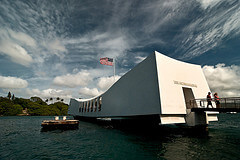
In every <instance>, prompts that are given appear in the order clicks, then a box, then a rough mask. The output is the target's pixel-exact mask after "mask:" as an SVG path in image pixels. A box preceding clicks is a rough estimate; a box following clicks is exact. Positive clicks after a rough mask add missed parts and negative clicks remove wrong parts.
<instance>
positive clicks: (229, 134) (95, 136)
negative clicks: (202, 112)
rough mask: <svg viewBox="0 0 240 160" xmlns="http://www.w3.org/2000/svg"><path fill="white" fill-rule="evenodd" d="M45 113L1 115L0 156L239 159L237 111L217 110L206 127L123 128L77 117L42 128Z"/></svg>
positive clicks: (21, 157)
mask: <svg viewBox="0 0 240 160" xmlns="http://www.w3.org/2000/svg"><path fill="white" fill-rule="evenodd" d="M68 118H72V117H68ZM47 119H53V117H0V159H1V160H3V159H29V160H30V159H64V160H65V159H84V160H85V159H136V160H139V159H176V160H181V159H188V160H190V159H201V160H204V159H211V160H212V159H217V160H221V159H226V160H228V159H236V160H237V159H240V114H220V115H219V122H214V123H211V124H210V125H209V127H208V132H207V131H206V132H203V131H202V132H198V131H197V132H193V131H192V130H187V129H182V128H179V127H177V126H167V127H163V128H161V129H159V130H157V131H155V130H146V129H142V130H137V131H134V130H122V129H114V128H112V127H111V126H107V125H105V126H102V125H101V126H100V125H97V124H93V123H88V122H82V121H80V124H79V129H77V130H68V131H60V130H55V131H47V132H41V126H40V125H41V121H42V120H47Z"/></svg>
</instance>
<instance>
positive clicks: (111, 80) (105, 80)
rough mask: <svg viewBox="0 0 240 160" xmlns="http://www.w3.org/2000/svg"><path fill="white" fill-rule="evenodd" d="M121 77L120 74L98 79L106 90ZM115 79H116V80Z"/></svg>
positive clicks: (100, 86)
mask: <svg viewBox="0 0 240 160" xmlns="http://www.w3.org/2000/svg"><path fill="white" fill-rule="evenodd" d="M119 78H120V76H115V78H114V76H112V77H101V78H99V80H98V84H97V85H98V87H99V88H100V89H101V90H103V91H106V90H108V89H109V88H110V87H111V86H112V85H113V84H114V83H115V82H116V81H117V80H118V79H119ZM114 80H115V81H114Z"/></svg>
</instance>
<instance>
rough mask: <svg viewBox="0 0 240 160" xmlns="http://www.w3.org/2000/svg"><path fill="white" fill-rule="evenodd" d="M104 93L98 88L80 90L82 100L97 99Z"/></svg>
mask: <svg viewBox="0 0 240 160" xmlns="http://www.w3.org/2000/svg"><path fill="white" fill-rule="evenodd" d="M102 93H103V92H102V91H99V90H98V89H97V88H92V89H90V88H87V87H84V88H81V89H80V90H79V94H80V96H81V97H80V98H85V97H86V98H91V97H95V96H98V95H100V94H102Z"/></svg>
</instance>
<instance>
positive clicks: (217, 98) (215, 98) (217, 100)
mask: <svg viewBox="0 0 240 160" xmlns="http://www.w3.org/2000/svg"><path fill="white" fill-rule="evenodd" d="M214 100H215V103H216V106H217V108H220V101H219V100H220V98H219V97H218V94H217V93H214Z"/></svg>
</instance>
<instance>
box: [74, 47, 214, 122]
mask: <svg viewBox="0 0 240 160" xmlns="http://www.w3.org/2000/svg"><path fill="white" fill-rule="evenodd" d="M209 91H210V89H209V86H208V84H207V81H206V78H205V76H204V74H203V71H202V69H201V66H200V65H194V64H189V63H185V62H181V61H178V60H175V59H172V58H170V57H167V56H165V55H163V54H161V53H159V52H157V51H155V52H154V53H153V54H151V55H150V56H148V57H147V58H146V59H145V60H143V61H142V62H141V63H139V64H138V65H137V66H136V67H134V68H133V69H131V70H130V71H129V72H127V73H126V74H125V75H124V76H122V77H121V78H120V79H119V80H118V81H117V82H116V83H114V84H113V85H112V86H111V87H110V88H109V89H108V90H107V91H106V92H105V93H103V94H101V95H99V96H97V97H93V98H90V99H71V100H70V107H69V114H70V115H73V116H74V118H75V119H79V118H92V119H97V118H109V119H115V120H116V119H141V118H151V117H155V119H156V120H155V121H152V123H157V124H175V123H182V124H186V125H188V126H196V125H206V124H208V123H209V121H217V120H218V119H217V116H216V115H217V114H218V112H191V106H192V105H189V102H190V100H192V99H195V98H205V97H206V94H207V93H208V92H209ZM194 103H196V102H194ZM195 105H196V106H198V105H200V104H197V103H196V104H195ZM213 105H214V107H215V104H213Z"/></svg>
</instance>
